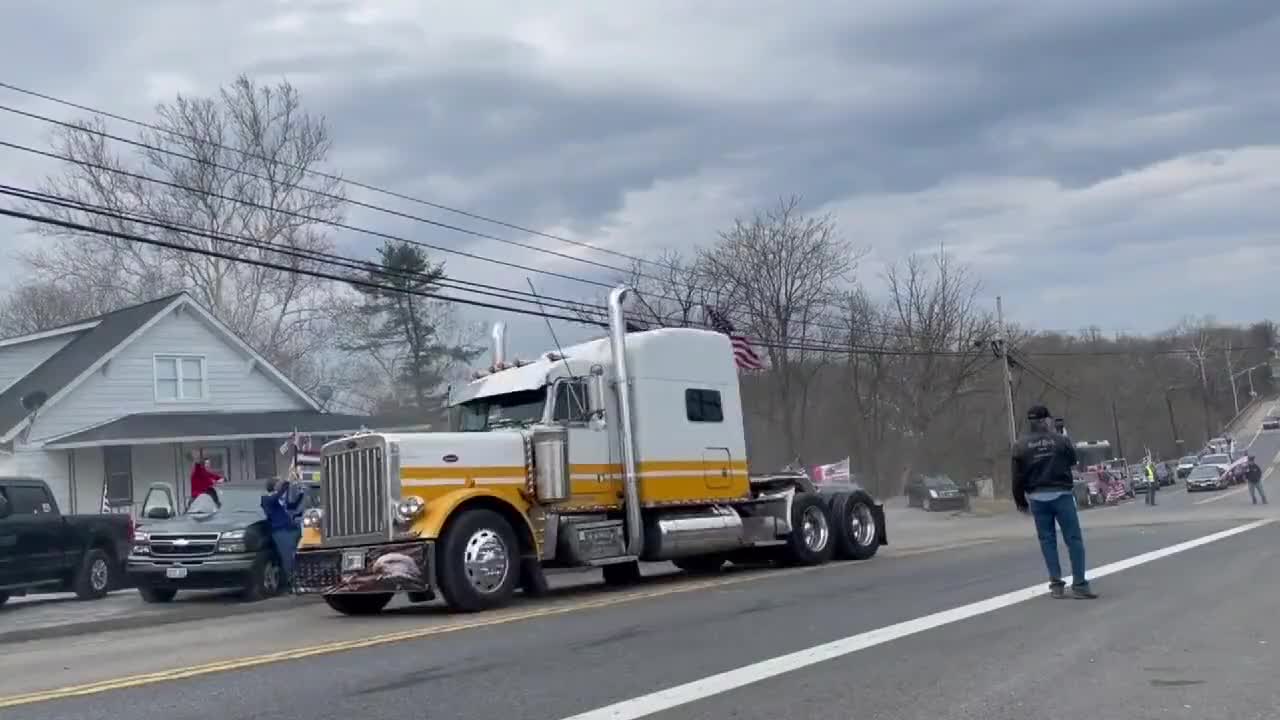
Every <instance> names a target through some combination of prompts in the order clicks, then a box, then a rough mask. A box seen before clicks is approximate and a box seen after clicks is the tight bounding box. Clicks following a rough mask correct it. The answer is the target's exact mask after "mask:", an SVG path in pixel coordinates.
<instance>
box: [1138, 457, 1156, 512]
mask: <svg viewBox="0 0 1280 720" xmlns="http://www.w3.org/2000/svg"><path fill="white" fill-rule="evenodd" d="M1142 471H1143V472H1144V473H1146V475H1147V504H1148V505H1155V504H1156V491H1157V490H1159V489H1160V482H1159V481H1158V480H1157V479H1156V464H1155V463H1153V462H1151V458H1150V457H1148V458H1147V462H1146V464H1145V466H1144V467H1143V469H1142Z"/></svg>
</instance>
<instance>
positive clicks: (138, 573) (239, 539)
mask: <svg viewBox="0 0 1280 720" xmlns="http://www.w3.org/2000/svg"><path fill="white" fill-rule="evenodd" d="M265 482H266V481H265V480H264V481H262V482H255V483H226V484H220V485H217V486H215V489H214V491H213V492H212V493H206V494H202V495H200V496H199V497H196V498H195V499H194V500H192V501H191V504H190V505H188V506H187V509H186V512H184V513H182V514H180V515H176V516H175V515H173V513H172V510H171V509H170V508H167V507H165V506H163V505H157V506H155V507H145V508H144V510H143V523H142V524H141V525H139V527H138V530H137V531H136V532H135V533H134V538H133V550H132V552H130V553H129V561H128V575H129V579H130V580H131V581H132V582H133V583H134V585H135V586H136V587H137V588H138V593H139V594H140V595H142V599H143V600H145V601H146V602H150V603H163V602H169V601H171V600H173V598H174V597H175V596H176V595H177V594H178V591H180V590H220V589H227V590H239V591H240V594H241V597H242V598H244V599H245V600H261V599H264V598H268V597H271V596H273V595H275V594H277V593H278V592H280V588H281V586H282V584H283V583H282V581H283V580H284V578H282V577H281V574H280V564H279V561H278V560H277V558H278V555H277V554H276V551H275V547H274V546H273V544H272V541H271V532H270V528H269V527H268V526H267V518H266V515H265V514H264V513H263V511H262V496H263V494H264V485H265ZM294 492H305V493H306V495H307V499H306V501H305V502H304V503H303V504H302V506H301V507H300V508H299V512H302V511H303V510H305V509H306V508H308V507H314V506H315V505H317V504H318V498H319V486H318V485H315V484H305V485H302V486H301V487H300V488H296V489H295V490H294Z"/></svg>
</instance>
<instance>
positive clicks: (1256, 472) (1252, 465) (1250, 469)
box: [1244, 455, 1267, 505]
mask: <svg viewBox="0 0 1280 720" xmlns="http://www.w3.org/2000/svg"><path fill="white" fill-rule="evenodd" d="M1244 479H1245V480H1247V481H1248V482H1249V499H1250V500H1253V504H1254V505H1257V504H1258V498H1262V504H1263V505H1266V504H1267V494H1266V493H1265V492H1263V491H1262V468H1261V467H1258V461H1257V460H1255V459H1254V457H1253V455H1249V462H1248V463H1247V464H1246V465H1245V466H1244Z"/></svg>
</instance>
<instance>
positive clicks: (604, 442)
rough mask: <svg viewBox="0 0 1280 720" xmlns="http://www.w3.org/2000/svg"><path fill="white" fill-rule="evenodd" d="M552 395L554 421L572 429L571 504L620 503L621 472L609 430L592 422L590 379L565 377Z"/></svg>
mask: <svg viewBox="0 0 1280 720" xmlns="http://www.w3.org/2000/svg"><path fill="white" fill-rule="evenodd" d="M552 397H553V403H552V415H551V419H552V421H553V422H555V423H557V424H563V425H567V426H568V429H569V452H570V453H571V454H572V457H571V460H570V466H569V472H570V477H571V485H572V487H573V497H572V499H571V500H570V501H569V503H570V505H575V506H601V505H604V506H608V505H616V504H617V503H618V497H617V486H616V479H617V476H618V472H617V469H616V468H615V467H614V466H613V463H612V462H611V458H610V456H609V435H608V432H606V430H605V429H604V428H602V427H597V426H596V425H595V424H593V423H591V422H590V418H589V412H588V408H587V382H586V380H584V379H583V378H577V377H574V378H561V379H560V380H558V381H556V384H555V388H554V392H553V395H552Z"/></svg>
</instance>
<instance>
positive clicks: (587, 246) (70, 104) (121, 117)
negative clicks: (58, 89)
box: [0, 81, 675, 269]
mask: <svg viewBox="0 0 1280 720" xmlns="http://www.w3.org/2000/svg"><path fill="white" fill-rule="evenodd" d="M0 88H5V89H7V90H11V91H13V92H16V93H21V94H23V95H27V96H29V97H35V98H39V99H41V100H45V101H47V102H52V103H56V104H58V105H62V106H64V107H70V108H74V109H76V110H81V111H84V112H88V113H93V114H95V115H101V116H102V117H108V118H111V119H112V120H118V121H120V122H123V123H128V124H130V125H133V126H135V127H140V128H146V129H148V130H153V131H155V132H161V133H166V134H168V135H171V136H174V137H180V138H183V139H185V140H191V141H194V142H201V143H209V141H208V140H204V139H200V138H195V137H191V136H189V135H185V134H184V133H180V132H178V131H176V130H172V129H170V128H165V127H162V126H160V125H156V124H154V123H148V122H144V121H142V120H137V119H135V118H130V117H126V116H124V115H119V114H116V113H112V112H108V111H106V110H101V109H98V108H94V107H90V106H88V105H83V104H80V103H76V102H72V101H70V100H65V99H63V98H60V97H56V96H53V95H49V94H46V93H41V92H37V91H35V90H30V89H27V88H23V87H19V86H17V85H13V84H11V83H7V82H3V81H0ZM209 144H212V145H213V146H215V147H219V148H221V149H224V150H230V151H232V152H236V153H240V154H242V155H243V156H245V157H252V158H254V159H256V160H260V161H263V162H277V163H278V162H280V161H277V160H273V159H270V158H265V157H262V156H256V155H254V154H252V153H250V152H248V151H246V150H243V149H240V148H234V147H230V146H226V145H221V144H218V143H209ZM286 167H291V168H292V169H294V170H298V171H299V172H304V173H307V174H309V175H313V176H315V177H319V178H323V179H325V180H329V181H332V182H340V183H343V184H345V185H350V186H352V187H357V188H360V189H362V190H368V191H369V192H373V193H377V194H379V195H385V196H387V197H393V198H396V199H398V200H405V201H408V202H412V203H416V204H418V205H422V206H424V207H429V208H433V209H435V210H443V211H445V212H449V213H453V214H456V215H459V216H462V217H467V218H471V219H472V220H479V221H481V222H486V223H490V224H492V225H497V226H499V227H505V228H507V229H509V230H515V231H517V232H523V233H527V234H530V235H535V236H538V237H544V238H547V239H549V240H556V241H558V242H562V243H566V244H569V245H575V246H577V247H581V248H585V249H589V250H595V251H596V252H601V253H606V254H609V255H614V256H616V257H620V258H625V259H627V260H631V261H633V262H637V263H643V264H648V265H654V266H657V267H661V268H664V269H675V268H672V267H670V266H667V265H665V264H663V263H660V262H657V261H654V260H650V259H647V258H643V257H639V256H637V255H630V254H628V253H624V252H620V251H617V250H611V249H609V248H603V247H599V246H598V245H594V244H592V243H588V242H584V241H582V240H573V239H570V238H566V237H563V236H560V235H556V234H554V233H548V232H545V231H541V230H535V229H532V228H528V227H525V226H522V225H519V224H516V223H512V222H507V221H505V220H499V219H496V218H492V217H488V216H486V215H482V214H480V213H476V212H471V211H469V210H462V209H460V208H455V207H450V206H448V205H444V204H442V203H436V202H431V201H429V200H423V199H422V198H417V197H413V196H411V195H406V194H403V193H399V192H396V191H394V190H388V189H386V188H381V187H378V186H376V185H371V184H369V183H364V182H360V181H358V180H351V179H349V178H344V177H342V176H340V175H334V174H331V173H326V172H323V171H321V170H316V169H313V168H306V167H302V166H296V165H292V166H291V165H287V164H286Z"/></svg>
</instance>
